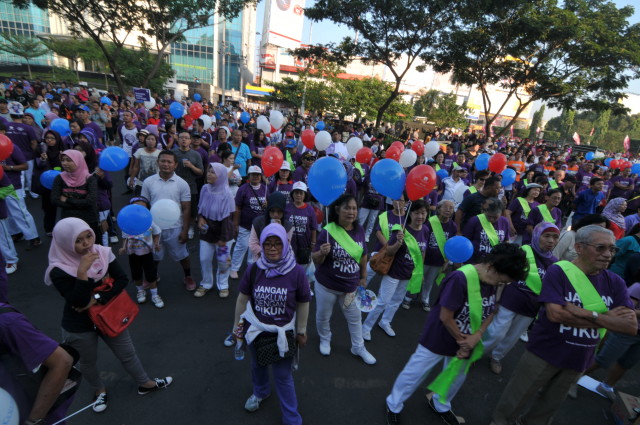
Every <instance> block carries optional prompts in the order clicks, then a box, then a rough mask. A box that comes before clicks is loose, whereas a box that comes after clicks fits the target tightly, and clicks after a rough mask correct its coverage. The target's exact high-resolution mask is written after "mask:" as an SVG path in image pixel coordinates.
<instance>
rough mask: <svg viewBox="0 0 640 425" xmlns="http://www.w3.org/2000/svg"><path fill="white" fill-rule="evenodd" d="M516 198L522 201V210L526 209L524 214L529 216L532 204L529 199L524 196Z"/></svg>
mask: <svg viewBox="0 0 640 425" xmlns="http://www.w3.org/2000/svg"><path fill="white" fill-rule="evenodd" d="M516 199H518V202H520V206H521V207H522V211H524V216H525V217H529V213H530V212H531V206H530V205H529V203H528V202H527V200H526V199H524V198H522V197H518V198H516Z"/></svg>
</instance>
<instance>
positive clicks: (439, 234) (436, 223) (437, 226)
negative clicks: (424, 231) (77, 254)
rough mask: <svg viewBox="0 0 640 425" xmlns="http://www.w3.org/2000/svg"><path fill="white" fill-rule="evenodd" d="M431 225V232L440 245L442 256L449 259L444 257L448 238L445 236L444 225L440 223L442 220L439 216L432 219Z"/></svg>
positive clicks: (430, 219)
mask: <svg viewBox="0 0 640 425" xmlns="http://www.w3.org/2000/svg"><path fill="white" fill-rule="evenodd" d="M429 223H431V230H432V231H433V236H435V238H436V242H437V243H438V249H440V254H441V255H442V258H444V259H446V258H447V257H446V256H445V255H444V245H445V243H446V242H447V238H446V237H445V235H444V229H443V228H442V223H440V219H439V218H438V216H437V215H434V216H432V217H430V218H429Z"/></svg>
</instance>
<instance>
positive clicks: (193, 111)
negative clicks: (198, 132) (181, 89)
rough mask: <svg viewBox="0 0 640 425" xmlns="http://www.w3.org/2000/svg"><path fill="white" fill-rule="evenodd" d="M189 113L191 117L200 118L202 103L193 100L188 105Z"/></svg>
mask: <svg viewBox="0 0 640 425" xmlns="http://www.w3.org/2000/svg"><path fill="white" fill-rule="evenodd" d="M189 115H191V116H192V117H193V119H196V118H200V115H202V105H201V104H200V102H193V103H192V104H191V106H190V107H189Z"/></svg>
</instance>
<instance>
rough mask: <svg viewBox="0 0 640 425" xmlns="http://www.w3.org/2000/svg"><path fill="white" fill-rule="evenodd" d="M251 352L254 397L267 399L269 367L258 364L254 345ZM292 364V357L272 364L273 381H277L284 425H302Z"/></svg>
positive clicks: (269, 389)
mask: <svg viewBox="0 0 640 425" xmlns="http://www.w3.org/2000/svg"><path fill="white" fill-rule="evenodd" d="M249 351H251V381H252V382H253V395H255V396H256V397H258V398H260V399H265V398H267V397H268V396H269V394H270V393H271V384H270V383H269V366H260V365H259V364H258V360H257V355H256V349H255V348H254V347H253V344H250V345H249ZM292 362H293V357H290V358H288V359H282V360H280V361H277V362H275V363H272V364H271V371H272V372H273V379H274V380H275V381H276V393H277V394H278V398H279V399H280V409H281V410H282V423H283V424H284V425H300V424H302V416H300V413H298V399H297V398H296V389H295V386H294V385H293V375H292V374H291V363H292Z"/></svg>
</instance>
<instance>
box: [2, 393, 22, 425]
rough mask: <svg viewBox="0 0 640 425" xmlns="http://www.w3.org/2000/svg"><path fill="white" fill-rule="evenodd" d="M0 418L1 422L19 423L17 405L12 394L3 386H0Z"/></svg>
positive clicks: (8, 424) (10, 424)
mask: <svg viewBox="0 0 640 425" xmlns="http://www.w3.org/2000/svg"><path fill="white" fill-rule="evenodd" d="M0 418H2V423H3V424H7V425H18V424H19V423H20V412H19V411H18V405H17V404H16V401H15V400H14V399H13V396H11V394H9V393H8V392H7V391H6V390H4V389H3V388H0Z"/></svg>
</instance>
